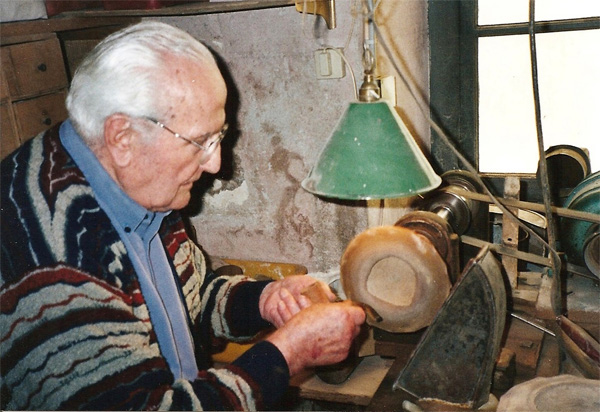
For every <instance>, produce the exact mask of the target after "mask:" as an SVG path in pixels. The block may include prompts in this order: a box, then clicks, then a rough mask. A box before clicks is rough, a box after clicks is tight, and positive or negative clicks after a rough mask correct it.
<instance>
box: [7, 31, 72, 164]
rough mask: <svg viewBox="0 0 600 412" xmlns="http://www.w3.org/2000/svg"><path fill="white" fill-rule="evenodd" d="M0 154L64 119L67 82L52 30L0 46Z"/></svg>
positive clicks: (61, 55)
mask: <svg viewBox="0 0 600 412" xmlns="http://www.w3.org/2000/svg"><path fill="white" fill-rule="evenodd" d="M0 59H1V60H0V62H1V67H2V84H1V88H2V91H1V93H0V99H1V100H0V108H1V112H0V115H1V118H0V119H1V128H0V137H1V142H0V143H1V144H0V146H1V152H2V153H1V155H2V158H4V157H5V156H6V155H8V154H9V153H10V152H12V151H13V150H14V149H15V148H16V147H18V146H19V145H20V144H22V143H23V142H25V141H26V140H28V139H30V138H32V137H34V136H36V135H37V134H38V133H40V132H42V131H44V130H46V129H48V128H49V127H51V126H53V125H55V124H56V123H59V122H61V121H63V120H65V119H66V118H67V110H66V108H65V98H66V93H67V87H68V85H69V82H68V79H67V73H66V70H65V64H64V59H63V54H62V50H61V46H60V43H59V41H58V38H57V37H56V35H55V34H54V33H49V34H44V35H40V36H32V37H30V38H26V37H24V38H18V39H16V40H14V42H12V43H10V42H9V43H8V44H7V43H5V44H3V45H2V47H1V48H0Z"/></svg>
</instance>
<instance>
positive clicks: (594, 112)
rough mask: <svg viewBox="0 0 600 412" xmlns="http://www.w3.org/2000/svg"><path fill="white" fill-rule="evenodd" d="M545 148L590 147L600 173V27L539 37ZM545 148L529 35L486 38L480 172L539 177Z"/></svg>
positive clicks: (481, 90)
mask: <svg viewBox="0 0 600 412" xmlns="http://www.w3.org/2000/svg"><path fill="white" fill-rule="evenodd" d="M536 39H537V41H536V44H537V55H538V77H539V78H538V82H539V88H540V100H541V102H540V105H541V110H542V128H543V132H544V143H545V147H546V148H548V147H550V146H554V145H558V144H570V145H574V146H578V147H582V148H587V149H588V150H589V152H590V160H591V163H592V170H593V171H597V170H600V132H599V129H598V119H599V118H600V101H599V96H600V74H599V73H600V53H599V52H598V44H600V30H584V31H576V32H560V33H546V34H539V35H537V36H536ZM537 160H538V150H537V133H536V129H535V114H534V103H533V91H532V81H531V63H530V55H529V38H528V36H527V35H517V36H502V37H489V38H481V39H479V162H480V163H479V169H480V171H482V172H495V173H505V172H509V173H535V171H536V169H537Z"/></svg>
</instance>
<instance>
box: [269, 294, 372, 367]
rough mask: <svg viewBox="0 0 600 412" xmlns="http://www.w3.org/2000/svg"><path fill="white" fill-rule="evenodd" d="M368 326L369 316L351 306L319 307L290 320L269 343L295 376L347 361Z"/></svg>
mask: <svg viewBox="0 0 600 412" xmlns="http://www.w3.org/2000/svg"><path fill="white" fill-rule="evenodd" d="M364 322H365V312H364V311H363V310H362V309H361V308H360V307H359V306H356V305H353V304H352V303H351V302H348V301H346V302H339V303H317V304H313V305H312V306H310V307H308V308H307V309H305V310H303V311H301V312H300V313H298V314H297V315H296V316H294V317H293V318H292V319H290V320H289V322H287V323H286V324H285V325H284V326H282V327H281V328H280V329H278V330H276V331H275V332H273V333H272V334H271V335H270V336H269V337H267V341H269V342H271V343H273V344H274V345H275V346H276V347H277V348H278V349H279V350H280V351H281V353H282V354H283V356H284V358H285V359H286V361H287V364H288V367H289V371H290V374H291V375H294V374H296V373H298V372H299V371H301V370H303V369H305V368H310V367H314V366H322V365H331V364H334V363H337V362H340V361H342V360H344V359H345V358H346V357H347V356H348V352H349V350H350V347H351V346H352V341H353V340H354V338H355V337H356V336H357V335H358V334H359V333H360V327H361V325H362V324H363V323H364Z"/></svg>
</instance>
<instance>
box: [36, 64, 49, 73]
mask: <svg viewBox="0 0 600 412" xmlns="http://www.w3.org/2000/svg"><path fill="white" fill-rule="evenodd" d="M37 69H38V70H39V71H41V72H45V71H46V70H48V66H46V63H40V65H39V66H38V67H37Z"/></svg>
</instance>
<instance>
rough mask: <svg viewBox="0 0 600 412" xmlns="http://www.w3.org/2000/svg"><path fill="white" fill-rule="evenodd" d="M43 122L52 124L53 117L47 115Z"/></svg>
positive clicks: (48, 124) (47, 124)
mask: <svg viewBox="0 0 600 412" xmlns="http://www.w3.org/2000/svg"><path fill="white" fill-rule="evenodd" d="M42 123H44V124H45V125H46V126H50V125H51V124H52V119H51V118H49V117H46V118H45V119H44V120H42Z"/></svg>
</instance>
